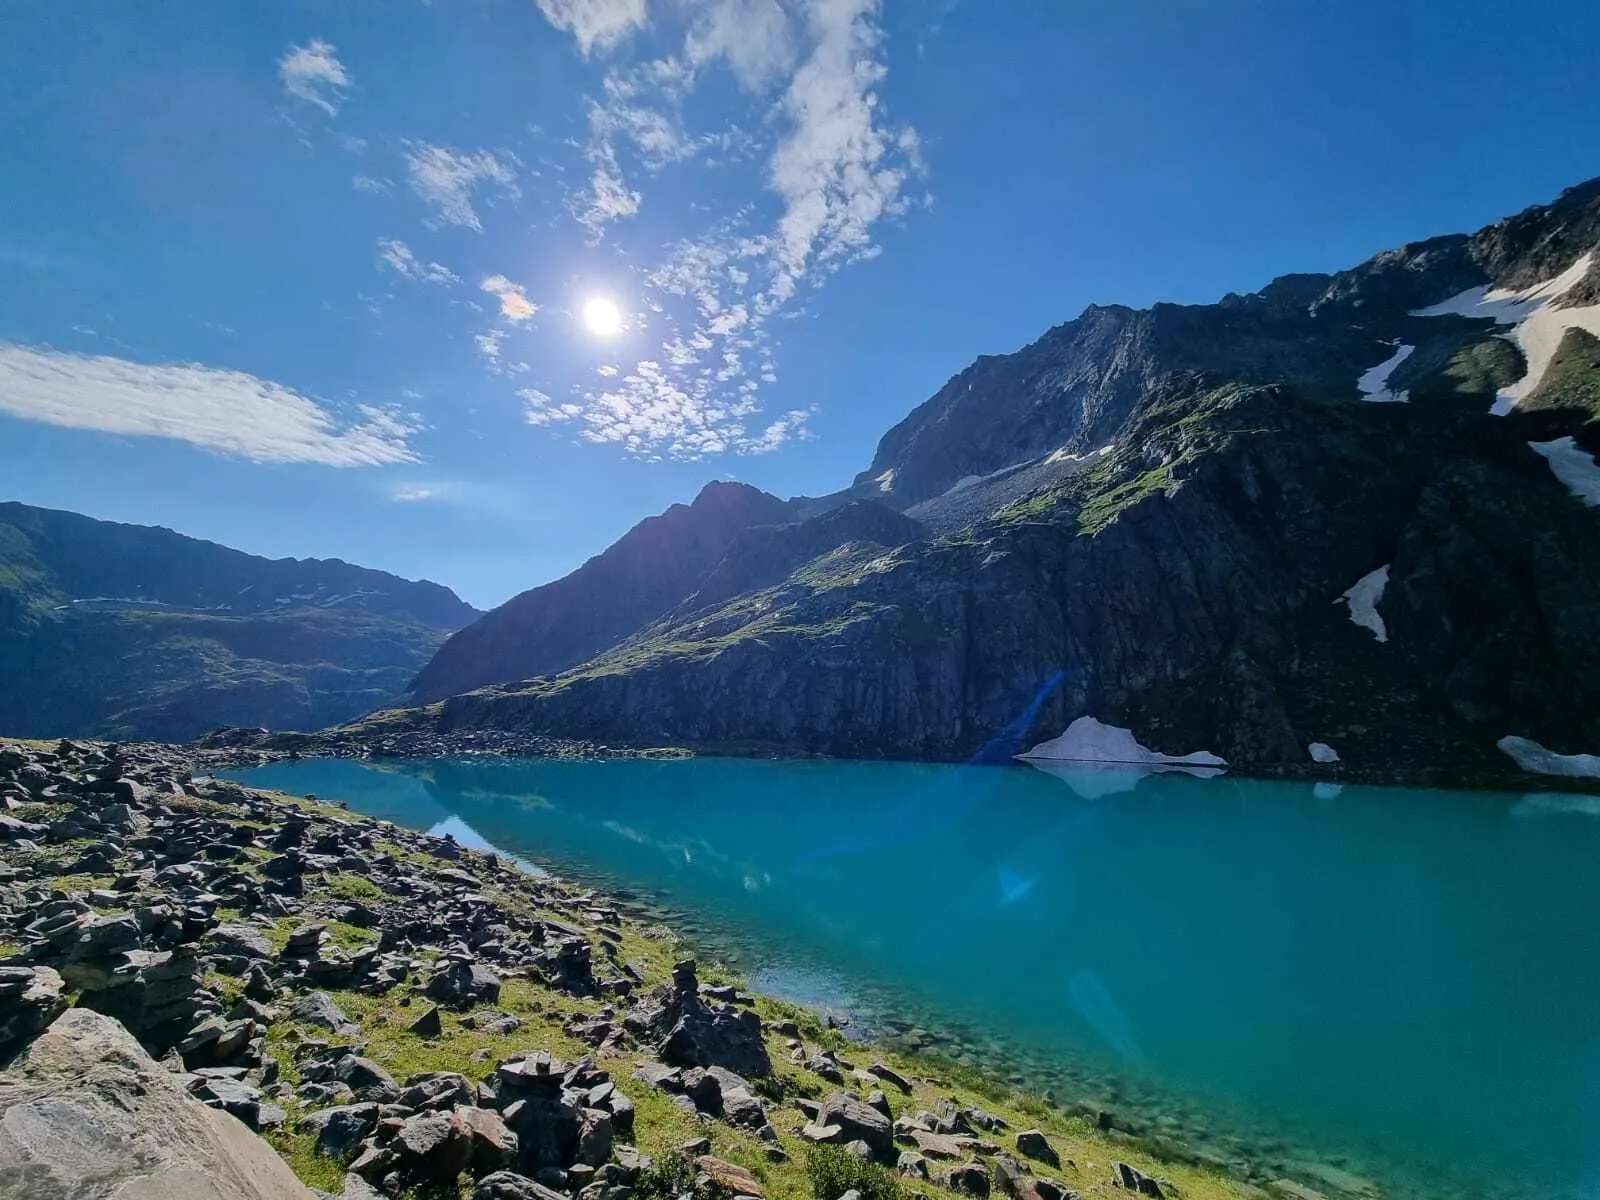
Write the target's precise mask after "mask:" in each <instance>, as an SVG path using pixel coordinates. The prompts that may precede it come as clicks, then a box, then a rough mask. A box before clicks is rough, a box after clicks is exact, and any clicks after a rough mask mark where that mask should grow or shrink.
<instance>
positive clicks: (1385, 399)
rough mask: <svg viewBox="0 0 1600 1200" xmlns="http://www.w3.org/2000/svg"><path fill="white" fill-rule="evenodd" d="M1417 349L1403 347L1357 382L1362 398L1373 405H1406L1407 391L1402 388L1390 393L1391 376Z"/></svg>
mask: <svg viewBox="0 0 1600 1200" xmlns="http://www.w3.org/2000/svg"><path fill="white" fill-rule="evenodd" d="M1415 349H1416V347H1415V346H1401V347H1400V348H1399V349H1398V350H1396V351H1395V352H1394V355H1393V357H1391V358H1387V359H1385V360H1384V361H1383V362H1381V363H1379V364H1378V365H1377V366H1375V367H1373V368H1372V369H1371V370H1369V371H1367V372H1366V373H1365V374H1364V375H1362V376H1361V378H1360V379H1358V380H1356V387H1358V388H1360V389H1361V398H1362V399H1363V400H1366V401H1368V402H1370V403H1372V404H1404V403H1405V402H1406V391H1405V389H1404V388H1402V389H1401V390H1400V391H1398V392H1394V391H1390V390H1389V376H1390V375H1392V374H1394V370H1395V368H1396V367H1398V366H1399V365H1400V364H1401V363H1403V362H1405V360H1406V359H1408V358H1410V357H1411V352H1412V351H1413V350H1415Z"/></svg>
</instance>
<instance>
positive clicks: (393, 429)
mask: <svg viewBox="0 0 1600 1200" xmlns="http://www.w3.org/2000/svg"><path fill="white" fill-rule="evenodd" d="M0 413H5V414H7V415H9V416H13V417H18V418H20V419H22V420H24V421H35V422H39V423H41V424H46V425H58V426H62V427H65V428H68V429H88V430H98V431H100V432H103V433H114V434H123V435H128V436H133V437H159V438H170V439H173V440H176V441H182V442H188V443H189V444H191V445H194V446H199V447H201V448H203V449H206V450H211V451H214V452H216V453H219V454H226V455H230V456H232V457H235V458H242V459H247V460H249V461H251V462H259V463H319V464H322V465H324V466H330V467H361V466H376V465H380V464H383V463H406V462H416V461H418V458H417V455H416V453H415V452H414V451H413V450H412V448H411V446H410V445H409V438H410V436H411V435H412V434H413V433H415V432H416V430H417V420H416V418H415V417H414V416H412V415H409V414H405V413H402V412H399V411H398V410H395V409H392V408H380V407H376V406H372V405H360V406H357V407H356V409H355V412H354V415H353V417H350V418H341V417H340V416H339V415H337V414H336V413H335V412H334V411H333V410H332V409H331V408H329V407H328V406H327V405H326V404H324V403H322V402H320V401H317V400H314V399H312V398H311V397H309V396H304V395H301V394H300V393H299V392H296V391H294V390H293V389H291V388H288V387H285V386H284V385H282V384H280V383H274V382H273V381H271V380H268V379H261V378H259V377H258V376H255V375H251V374H248V373H247V372H244V371H230V370H224V369H220V368H217V367H207V366H201V365H199V364H194V363H169V364H148V363H138V362H130V361H128V360H127V359H121V358H111V357H108V356H104V355H89V354H69V353H64V352H61V351H58V350H52V349H48V348H36V347H29V346H18V345H10V344H5V343H0Z"/></svg>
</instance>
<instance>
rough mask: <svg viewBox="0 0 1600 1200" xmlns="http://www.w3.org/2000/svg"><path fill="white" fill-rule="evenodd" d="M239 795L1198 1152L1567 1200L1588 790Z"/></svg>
mask: <svg viewBox="0 0 1600 1200" xmlns="http://www.w3.org/2000/svg"><path fill="white" fill-rule="evenodd" d="M240 777H241V778H245V779H247V780H249V781H250V782H252V783H254V784H257V785H261V786H270V787H278V788H282V789H284V790H287V791H292V792H296V793H316V794H318V795H320V796H322V797H324V798H326V799H340V800H343V801H345V802H346V803H348V804H349V806H350V807H351V808H352V809H353V810H356V811H359V812H362V813H367V814H370V815H373V816H378V817H383V818H387V819H390V820H393V821H395V822H397V823H400V824H404V825H408V826H412V827H415V828H419V829H432V830H434V831H436V832H441V833H442V832H452V833H454V834H455V835H456V837H457V838H458V840H460V841H462V842H464V843H473V842H476V843H478V844H484V843H488V844H492V845H493V846H494V847H497V848H499V849H501V850H503V851H505V852H508V853H511V854H514V855H516V856H518V857H521V858H523V859H525V860H528V861H531V862H534V863H538V864H542V865H545V866H548V867H550V868H551V869H553V870H555V871H556V872H557V873H560V874H565V875H568V876H571V877H576V878H583V879H588V880H591V881H596V882H605V883H609V884H612V885H614V886H615V885H622V886H625V887H628V888H630V889H633V890H634V891H635V892H636V893H638V894H642V895H649V896H653V897H658V898H659V899H660V900H661V901H662V902H663V903H664V904H665V905H667V906H668V907H670V909H671V910H673V912H674V914H675V916H676V917H677V919H678V920H679V921H680V922H682V923H686V924H688V925H689V926H690V927H691V928H692V929H693V930H694V931H695V936H697V937H699V938H701V939H703V940H704V942H705V943H706V944H708V945H714V946H720V947H723V948H725V949H726V951H727V953H729V954H730V955H736V956H737V957H738V962H739V965H740V966H741V967H742V968H743V969H744V971H745V972H746V973H747V975H748V976H750V977H751V978H753V980H755V981H756V982H757V983H758V985H761V986H764V987H766V988H769V989H774V990H779V991H786V992H788V993H790V994H791V995H793V996H795V997H796V998H799V999H802V1000H805V1001H809V1002H812V1003H815V1004H820V1005H831V1006H835V1007H840V1008H843V1009H847V1010H853V1011H855V1012H857V1013H859V1014H860V1016H861V1019H862V1020H863V1021H865V1022H867V1023H868V1024H871V1025H874V1026H875V1027H876V1028H877V1029H879V1030H880V1031H884V1030H886V1031H888V1032H891V1033H893V1032H896V1031H904V1030H905V1028H906V1027H907V1026H908V1025H917V1026H920V1027H921V1028H922V1029H924V1030H928V1031H930V1032H932V1033H934V1034H941V1033H943V1034H949V1035H950V1036H951V1037H952V1038H954V1039H956V1040H953V1041H946V1042H943V1043H942V1046H943V1048H944V1049H945V1050H946V1051H947V1052H949V1053H953V1054H957V1055H963V1054H964V1055H966V1056H967V1057H969V1058H975V1059H979V1060H983V1061H986V1062H988V1063H990V1064H991V1065H993V1066H997V1067H1000V1068H1001V1069H1003V1070H1007V1071H1012V1072H1016V1073H1019V1074H1020V1075H1022V1076H1024V1077H1026V1078H1027V1079H1028V1080H1030V1081H1031V1082H1033V1083H1034V1084H1035V1085H1036V1086H1041V1087H1042V1086H1046V1085H1048V1086H1051V1087H1052V1088H1053V1089H1054V1092H1055V1094H1056V1095H1057V1097H1058V1098H1061V1099H1073V1098H1077V1097H1087V1098H1089V1099H1091V1100H1092V1101H1093V1102H1095V1103H1097V1104H1103V1105H1105V1106H1107V1107H1109V1108H1111V1109H1113V1110H1115V1111H1117V1112H1119V1113H1125V1114H1127V1115H1128V1119H1130V1120H1137V1121H1138V1122H1141V1123H1143V1124H1144V1125H1145V1126H1146V1128H1148V1129H1152V1130H1161V1131H1166V1132H1168V1133H1170V1134H1172V1135H1174V1136H1178V1137H1182V1138H1185V1139H1187V1140H1189V1141H1191V1142H1192V1143H1195V1144H1198V1145H1200V1146H1203V1147H1204V1148H1206V1149H1207V1150H1208V1151H1209V1152H1212V1153H1216V1154H1219V1155H1220V1156H1222V1157H1223V1158H1238V1157H1242V1156H1246V1155H1248V1156H1251V1157H1253V1158H1254V1159H1256V1160H1257V1161H1262V1160H1265V1161H1266V1162H1268V1163H1270V1164H1272V1169H1273V1170H1282V1171H1284V1172H1286V1173H1290V1174H1295V1173H1298V1175H1299V1177H1300V1178H1302V1179H1303V1180H1305V1181H1306V1182H1311V1183H1313V1184H1315V1183H1316V1179H1315V1178H1314V1177H1312V1176H1311V1175H1308V1169H1307V1168H1305V1167H1304V1166H1303V1164H1304V1163H1306V1162H1308V1161H1309V1162H1320V1163H1324V1164H1328V1163H1332V1164H1339V1165H1341V1166H1342V1168H1343V1169H1346V1170H1349V1171H1351V1172H1354V1173H1356V1174H1358V1175H1364V1176H1366V1177H1369V1178H1376V1179H1377V1180H1378V1181H1379V1182H1380V1183H1381V1184H1382V1185H1383V1188H1384V1191H1385V1193H1386V1194H1389V1195H1391V1196H1429V1197H1432V1196H1444V1195H1452V1196H1485V1195H1499V1196H1510V1195H1518V1196H1521V1195H1530V1196H1531V1195H1542V1196H1549V1197H1559V1198H1561V1200H1566V1198H1568V1197H1584V1198H1588V1197H1594V1196H1600V870H1597V869H1596V868H1597V865H1600V802H1597V801H1595V800H1594V799H1592V798H1584V797H1520V796H1506V795H1489V794H1483V793H1454V792H1443V791H1419V790H1401V789H1386V788H1368V787H1354V786H1352V787H1346V788H1344V789H1342V790H1339V789H1331V788H1329V787H1328V785H1321V787H1320V788H1316V789H1314V788H1313V787H1312V786H1311V785H1309V784H1289V783H1270V782H1259V781H1247V780H1239V779H1231V778H1227V777H1222V778H1213V779H1198V778H1191V777H1189V776H1186V775H1181V774H1178V775H1156V776H1150V777H1146V778H1140V777H1138V776H1136V775H1132V774H1128V775H1122V774H1107V773H1103V772H1096V771H1093V770H1084V771H1073V772H1063V773H1062V774H1061V775H1059V776H1053V775H1050V774H1045V773H1042V772H1037V771H1032V770H1029V769H1027V768H1021V767H1015V768H991V767H947V766H927V765H910V764H889V763H840V762H773V761H753V760H721V759H692V760H682V761H665V762H658V761H614V762H598V763H595V762H554V761H511V762H507V761H503V760H436V761H426V762H412V763H384V764H364V763H355V762H348V761H329V762H305V763H295V764H279V765H274V766H269V767H264V768H260V769H256V770H253V771H249V772H244V773H241V775H240ZM1335 793H1336V794H1335ZM975 1031H982V1033H978V1032H975ZM913 1036H914V1037H916V1036H920V1033H919V1034H915V1035H913ZM1322 1190H1324V1191H1330V1192H1332V1191H1333V1189H1331V1188H1329V1187H1323V1188H1322Z"/></svg>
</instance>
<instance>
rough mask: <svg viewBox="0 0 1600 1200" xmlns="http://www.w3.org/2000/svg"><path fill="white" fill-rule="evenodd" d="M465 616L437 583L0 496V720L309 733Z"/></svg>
mask: <svg viewBox="0 0 1600 1200" xmlns="http://www.w3.org/2000/svg"><path fill="white" fill-rule="evenodd" d="M477 615H478V614H477V611H476V610H475V609H473V608H472V607H470V606H469V605H467V604H465V603H463V602H462V601H461V600H460V599H459V598H457V596H456V595H455V593H454V592H452V591H450V590H449V589H448V588H445V587H441V586H440V585H438V584H435V583H427V582H422V583H415V582H411V581H409V580H404V579H400V578H399V577H397V576H394V575H390V574H388V573H386V572H383V571H372V570H368V569H366V568H363V567H356V566H352V565H350V564H349V563H345V562H340V561H338V560H317V559H276V560H273V559H266V558H261V557H258V556H255V555H251V554H245V553H243V552H241V551H238V550H232V549H229V548H228V547H225V546H219V545H216V544H215V543H212V542H205V541H200V540H198V539H196V538H190V537H185V536H183V535H182V534H178V533H174V532H173V531H171V530H168V529H159V528H151V527H146V526H138V525H123V524H117V523H115V522H110V521H97V520H94V519H92V518H89V517H84V516H80V515H78V514H76V513H68V512H59V511H56V510H52V509H44V508H34V507H31V506H29V505H25V504H16V503H5V504H0V676H3V677H4V678H5V680H6V682H7V685H8V686H7V687H6V688H5V689H4V690H3V691H0V729H5V730H6V731H7V732H8V733H14V734H23V735H27V734H38V735H61V734H69V735H84V734H91V733H101V734H114V735H117V736H124V737H126V736H140V735H142V736H159V737H168V738H175V739H186V738H190V737H194V736H196V735H197V734H199V733H201V732H202V731H204V730H206V729H209V728H212V727H214V726H216V725H219V724H224V723H235V724H250V725H269V726H273V727H278V728H283V727H297V728H315V727H318V726H321V725H328V724H333V723H336V722H339V721H344V720H348V719H349V718H351V717H353V716H356V715H358V714H359V713H362V712H365V711H367V710H368V709H370V708H372V707H374V706H375V705H378V704H382V703H385V702H388V701H390V700H392V699H393V698H394V697H395V696H397V695H399V694H400V693H401V692H402V691H403V690H404V688H405V686H406V684H407V683H408V682H409V681H410V678H411V676H412V675H413V674H414V673H415V672H416V671H417V669H418V668H419V667H421V666H422V665H423V664H424V663H425V662H426V661H427V659H428V657H429V656H430V655H431V654H432V653H433V651H434V650H435V649H437V648H438V646H439V644H440V643H441V642H442V641H443V640H444V638H445V637H446V636H447V635H448V634H449V633H450V632H451V631H452V630H454V629H457V628H459V627H460V626H462V625H465V624H467V623H468V622H469V621H471V620H472V619H473V618H474V617H475V616H477Z"/></svg>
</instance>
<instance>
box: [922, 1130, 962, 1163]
mask: <svg viewBox="0 0 1600 1200" xmlns="http://www.w3.org/2000/svg"><path fill="white" fill-rule="evenodd" d="M910 1132H911V1140H912V1141H913V1142H915V1143H916V1146H917V1149H918V1150H920V1151H922V1153H924V1154H926V1155H927V1156H928V1157H929V1158H945V1159H956V1158H964V1157H965V1156H966V1150H965V1148H964V1147H963V1146H962V1145H961V1139H959V1138H957V1137H955V1136H953V1135H952V1134H948V1133H930V1132H929V1131H927V1130H925V1129H913V1130H911V1131H910Z"/></svg>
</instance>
